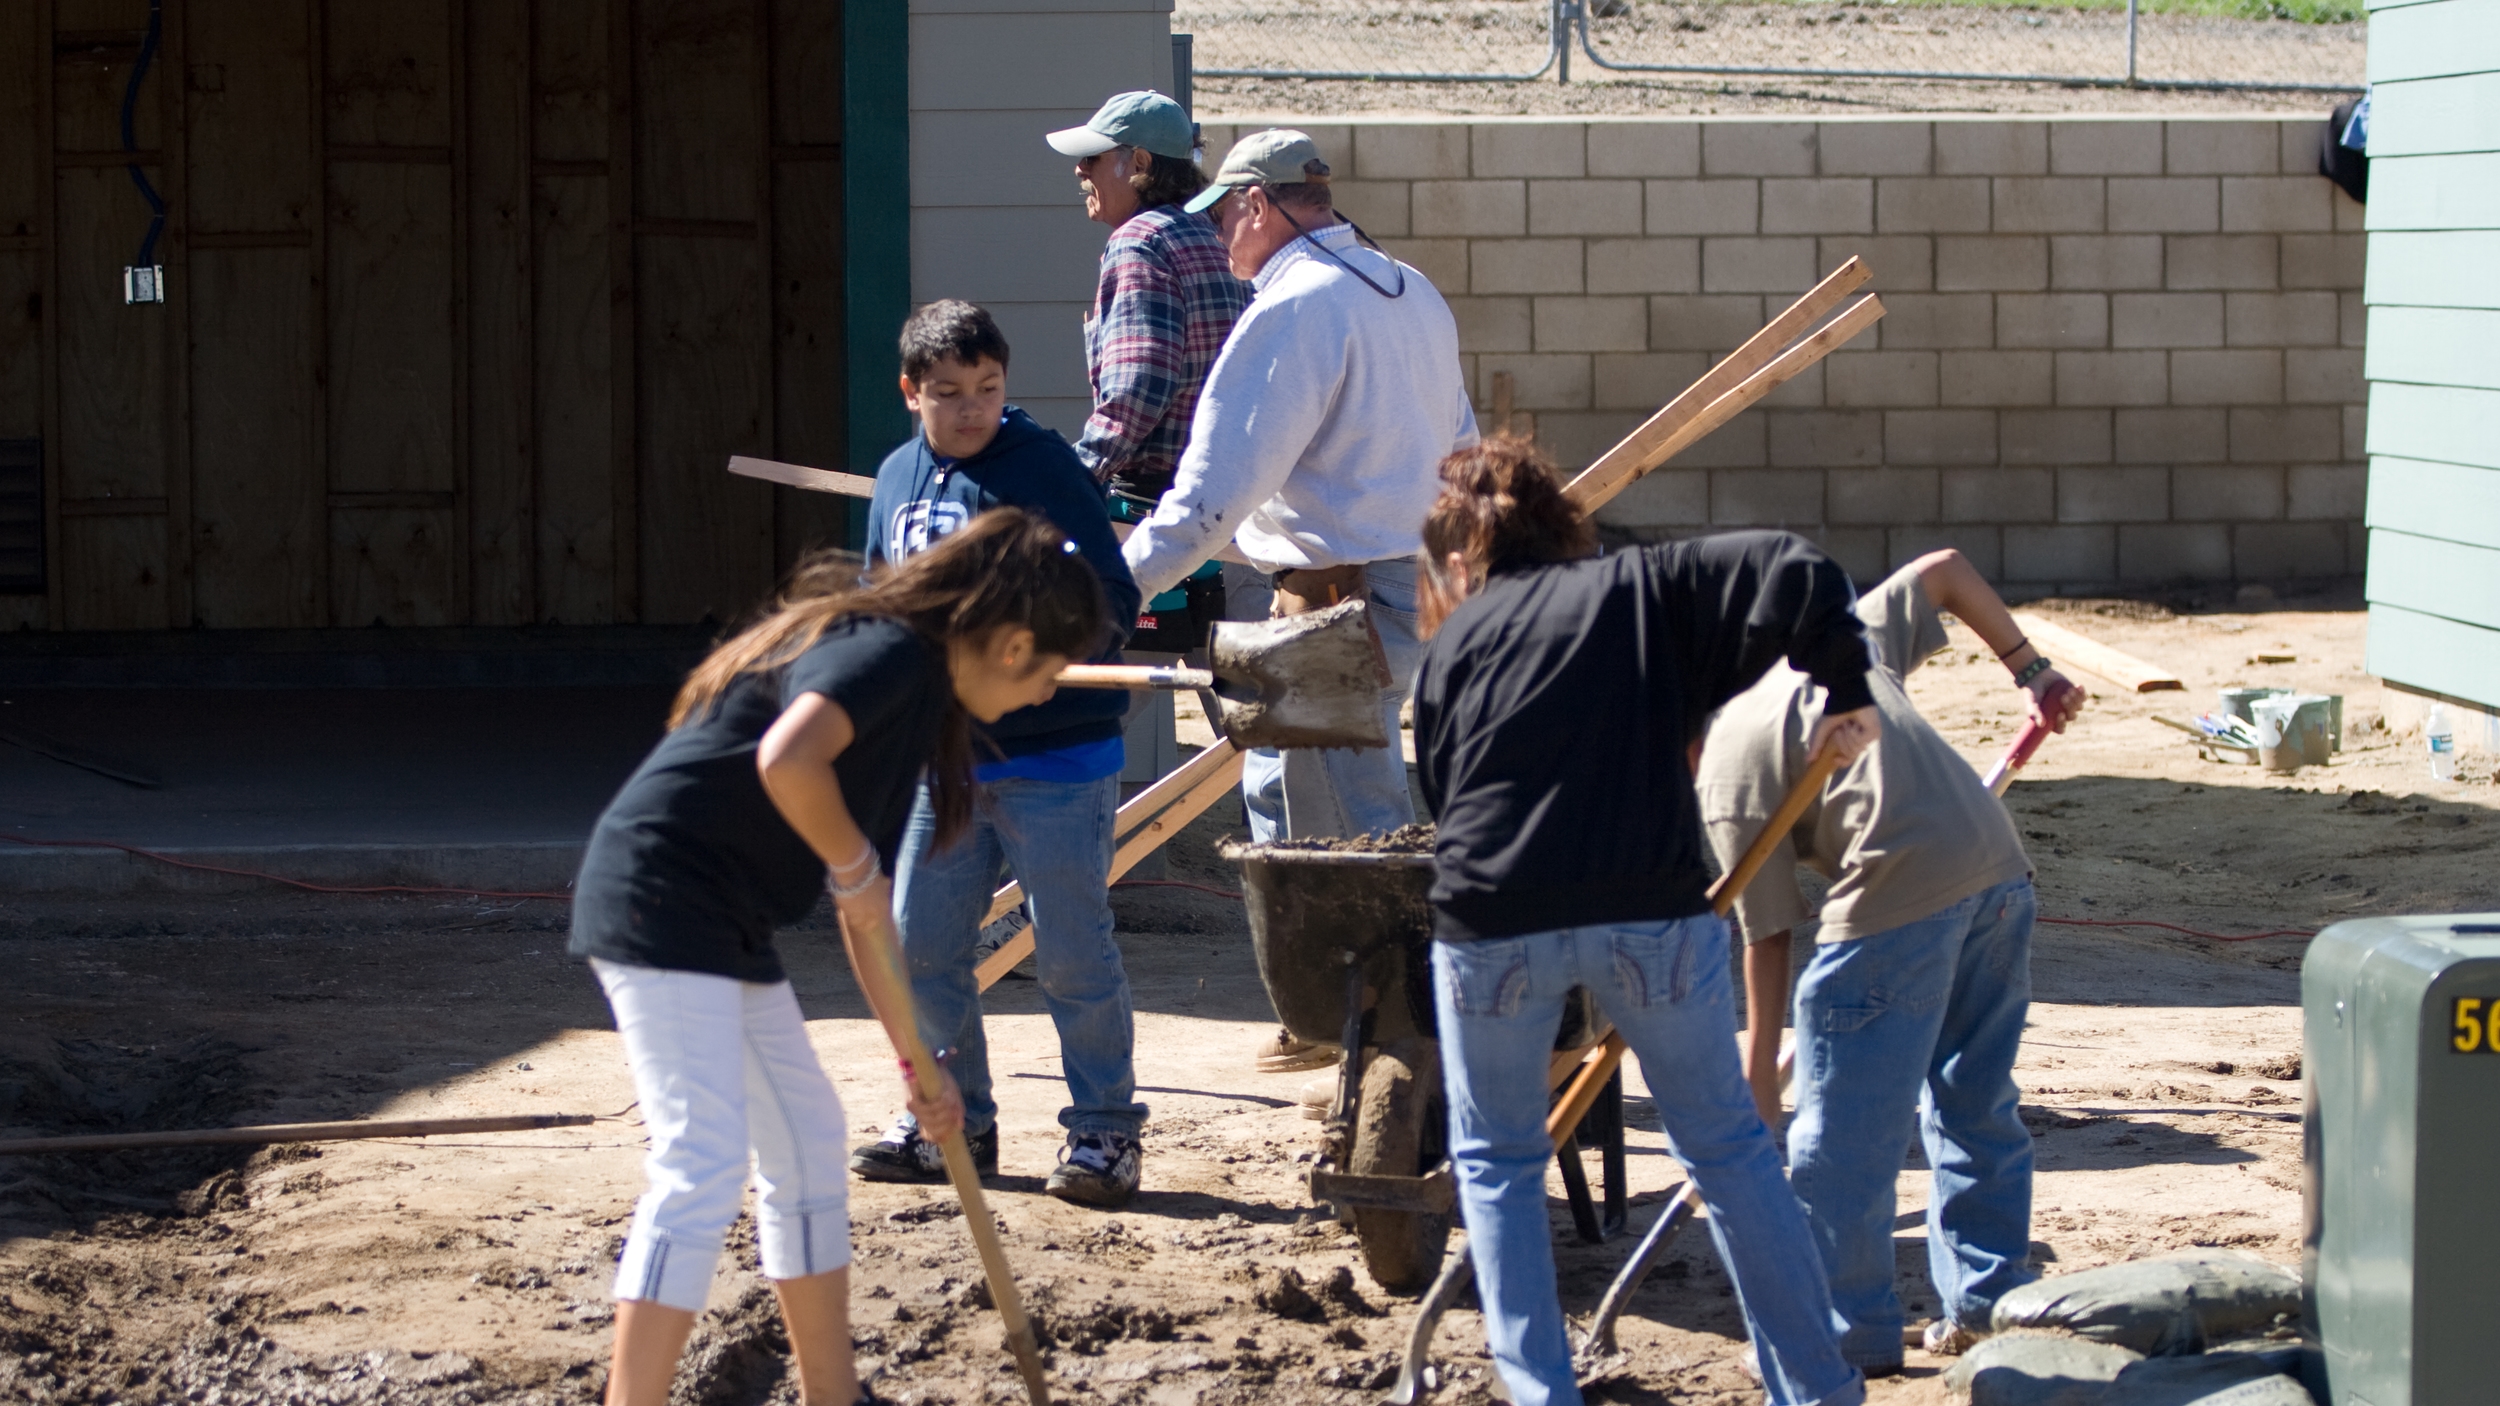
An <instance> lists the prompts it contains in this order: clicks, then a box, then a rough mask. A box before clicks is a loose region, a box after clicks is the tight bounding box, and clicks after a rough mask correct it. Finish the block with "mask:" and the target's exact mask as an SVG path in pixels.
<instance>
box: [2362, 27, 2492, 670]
mask: <svg viewBox="0 0 2500 1406" xmlns="http://www.w3.org/2000/svg"><path fill="white" fill-rule="evenodd" d="M2370 81H2371V84H2372V98H2371V123H2370V203H2369V216H2368V221H2369V230H2370V252H2369V274H2368V283H2367V286H2366V289H2365V291H2364V293H2363V300H2364V302H2365V303H2366V304H2367V305H2368V307H2369V338H2368V347H2369V350H2368V353H2367V357H2366V360H2365V363H2364V371H2365V374H2366V375H2367V377H2368V378H2369V382H2370V412H2369V438H2368V446H2367V447H2368V450H2369V454H2370V489H2369V506H2368V511H2367V518H2366V522H2367V524H2368V528H2369V534H2370V539H2369V575H2368V594H2369V599H2370V638H2369V667H2370V669H2371V671H2372V672H2373V673H2376V674H2378V675H2379V676H2381V677H2382V678H2385V679H2386V680H2388V681H2389V682H2390V683H2394V684H2400V685H2403V686H2405V687H2407V688H2411V689H2416V690H2420V691H2424V692H2429V693H2437V694H2443V695H2446V696H2448V697H2451V698H2457V699H2462V700H2465V701H2468V702H2472V703H2477V704H2480V705H2483V706H2484V707H2486V708H2500V435H2495V434H2494V432H2493V428H2492V427H2493V426H2494V424H2500V374H2496V373H2495V371H2494V366H2495V364H2496V363H2495V360H2494V357H2493V355H2492V352H2491V347H2492V338H2493V336H2494V335H2495V334H2500V274H2495V272H2494V270H2495V268H2500V6H2495V5H2492V4H2489V3H2486V2H2485V0H2413V3H2381V4H2374V5H2373V6H2372V7H2371V12H2370Z"/></svg>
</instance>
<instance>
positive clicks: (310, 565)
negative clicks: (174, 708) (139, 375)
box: [191, 248, 329, 628]
mask: <svg viewBox="0 0 2500 1406" xmlns="http://www.w3.org/2000/svg"><path fill="white" fill-rule="evenodd" d="M310 263H311V259H310V251H309V250H306V249H300V248H275V249H216V248H209V249H198V250H194V251H193V252H192V255H191V281H192V288H191V299H192V307H193V310H194V311H193V317H194V319H195V320H196V322H197V323H198V324H199V325H200V326H202V327H203V328H215V329H218V332H217V337H216V340H215V342H214V343H212V344H208V345H204V346H202V348H201V349H200V354H199V355H198V356H197V357H196V358H195V359H194V361H193V364H192V370H191V405H192V423H191V434H192V451H191V452H192V485H193V486H192V495H193V497H192V502H193V512H194V514H195V519H196V522H195V526H194V528H193V533H192V573H193V579H194V586H193V592H194V603H195V607H194V608H195V609H196V610H197V612H198V614H199V619H200V623H202V624H204V625H209V626H214V627H225V628H242V627H259V628H274V627H303V626H311V625H324V624H327V623H329V621H328V620H327V618H326V617H325V612H324V610H323V597H324V596H325V595H326V594H327V589H326V587H327V582H326V580H325V579H324V578H325V576H326V574H327V570H328V559H329V551H328V545H329V544H328V536H327V531H326V528H325V525H324V522H323V515H324V507H323V503H324V493H323V484H322V481H321V476H320V471H319V468H318V461H317V459H316V457H315V455H314V446H313V418H312V400H311V397H310V395H309V394H307V392H308V389H309V388H310V387H311V386H312V384H313V326H312V283H313V275H312V269H311V266H310Z"/></svg>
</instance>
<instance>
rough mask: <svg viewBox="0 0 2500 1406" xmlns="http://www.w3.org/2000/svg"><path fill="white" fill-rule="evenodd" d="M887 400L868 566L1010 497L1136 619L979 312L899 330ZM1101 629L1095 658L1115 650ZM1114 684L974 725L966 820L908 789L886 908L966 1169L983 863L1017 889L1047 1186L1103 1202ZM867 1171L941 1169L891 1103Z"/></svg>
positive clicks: (1128, 1100) (1122, 1148)
mask: <svg viewBox="0 0 2500 1406" xmlns="http://www.w3.org/2000/svg"><path fill="white" fill-rule="evenodd" d="M902 353H903V401H904V403H905V404H907V405H909V406H910V407H911V409H912V411H913V413H914V414H916V415H918V416H919V417H920V433H919V434H917V435H915V436H913V437H912V440H911V442H910V443H908V444H905V445H904V446H903V447H901V448H900V449H897V450H895V451H894V452H893V453H892V454H890V455H887V456H886V461H885V463H884V464H883V465H882V466H880V467H879V468H878V470H877V490H876V494H875V496H874V497H873V498H872V499H871V500H870V502H869V519H870V520H869V528H868V561H869V564H870V566H871V567H875V566H880V565H885V564H888V563H893V562H899V561H902V560H904V559H905V558H907V557H909V556H911V555H912V554H913V553H915V552H919V551H922V550H924V549H926V548H927V547H929V546H930V545H931V544H933V543H935V542H936V541H938V540H939V539H940V538H943V537H944V536H946V535H947V534H948V533H950V532H952V531H954V530H955V529H956V528H958V527H960V526H962V525H963V524H965V523H966V522H969V521H971V520H972V518H973V517H974V516H976V515H978V514H979V513H981V512H983V511H985V510H987V509H990V508H998V507H1014V508H1023V509H1025V510H1027V511H1029V512H1037V513H1040V514H1042V515H1043V516H1045V517H1047V518H1049V519H1050V520H1051V522H1052V523H1053V524H1055V525H1056V526H1057V527H1058V528H1059V530H1060V531H1062V532H1065V533H1066V534H1068V538H1069V542H1070V544H1071V547H1072V549H1073V550H1075V551H1078V552H1081V553H1082V554H1083V555H1084V557H1085V560H1086V561H1087V562H1088V563H1089V564H1091V565H1092V566H1093V568H1094V571H1095V573H1096V574H1097V575H1098V576H1100V577H1101V578H1102V585H1103V594H1104V595H1105V596H1106V597H1107V598H1108V600H1109V603H1110V606H1111V617H1112V618H1113V619H1114V620H1116V621H1119V622H1121V625H1122V634H1123V637H1124V636H1125V634H1126V629H1127V626H1128V624H1129V623H1130V622H1133V621H1135V620H1136V619H1137V602H1138V595H1137V583H1136V582H1135V581H1133V580H1132V579H1130V577H1129V572H1128V566H1127V564H1126V563H1125V562H1123V561H1122V560H1121V557H1120V543H1119V540H1118V539H1117V538H1115V537H1114V536H1112V534H1111V519H1110V517H1109V515H1108V512H1107V511H1106V509H1105V506H1104V502H1103V492H1102V489H1101V488H1100V487H1099V486H1097V485H1096V484H1095V482H1094V479H1093V476H1092V475H1091V474H1088V473H1087V472H1086V471H1085V465H1084V463H1083V461H1081V460H1079V459H1078V458H1077V456H1076V451H1075V450H1073V449H1071V448H1069V447H1068V442H1067V441H1066V440H1064V439H1061V438H1060V437H1059V435H1058V433H1057V432H1056V431H1053V430H1048V429H1044V428H1043V427H1042V426H1041V425H1039V424H1037V423H1035V422H1034V420H1033V417H1031V416H1029V415H1027V414H1025V413H1024V412H1023V411H1022V410H1019V409H1017V408H1016V407H1014V406H1012V405H1009V404H1008V403H1007V339H1006V338H1005V337H1004V336H1002V335H1001V334H1000V333H999V330H998V324H997V323H996V322H994V321H992V320H991V319H990V315H989V313H987V312H985V311H983V310H982V309H980V308H978V307H975V306H973V305H972V304H970V303H966V302H960V301H957V300H954V299H948V300H946V301H943V302H936V303H931V304H930V305H928V306H927V307H925V308H922V309H921V310H920V311H918V312H916V313H914V314H912V317H911V320H910V321H908V322H906V323H904V324H903V337H902ZM1119 645H1120V641H1119V640H1117V639H1115V640H1113V641H1112V642H1111V644H1110V647H1109V649H1108V650H1107V652H1105V653H1104V654H1103V655H1101V656H1099V658H1098V659H1097V661H1096V662H1103V663H1117V662H1118V661H1119V658H1120V649H1119ZM1128 706H1129V696H1128V695H1127V694H1126V693H1124V692H1119V691H1117V690H1110V689H1085V688H1073V689H1063V690H1061V691H1060V692H1059V693H1058V694H1057V696H1055V697H1053V698H1052V699H1051V700H1050V701H1049V702H1047V703H1043V704H1041V705H1039V706H1037V707H1032V708H1024V709H1020V710H1018V711H1016V712H1012V713H1009V714H1007V715H1006V716H1005V717H1002V718H1000V719H999V720H998V721H997V722H994V723H991V724H989V725H987V726H986V727H978V726H976V727H975V729H974V737H973V753H974V758H975V763H976V765H975V769H974V779H975V781H976V782H978V783H979V784H978V793H979V794H978V798H977V805H976V809H975V813H974V816H973V822H972V828H971V829H970V830H969V831H968V832H966V833H965V835H964V836H963V837H962V838H960V839H958V840H957V841H956V842H955V843H954V844H952V845H950V846H948V847H947V848H945V849H937V848H936V847H935V846H934V844H933V843H932V839H933V836H934V834H935V831H936V828H937V820H936V815H935V813H934V812H933V811H932V810H931V809H930V801H929V795H928V791H927V789H926V788H925V787H924V788H923V789H922V791H921V794H920V796H919V797H918V799H917V800H916V801H915V802H914V804H913V807H912V814H911V820H910V823H909V824H908V826H907V827H906V828H905V830H904V834H903V845H902V853H901V858H900V861H899V863H898V864H897V866H896V868H895V871H894V917H895V922H896V924H897V926H899V927H900V928H901V929H902V935H903V954H904V957H905V959H906V960H907V961H908V962H909V964H910V967H911V985H912V1000H913V1002H914V1004H915V1005H916V1006H917V1007H918V1010H919V1018H920V1030H921V1034H922V1036H923V1037H924V1038H925V1039H927V1041H928V1043H929V1047H930V1048H931V1049H947V1048H952V1049H953V1050H954V1052H955V1053H954V1055H953V1056H952V1059H951V1062H950V1065H949V1067H950V1068H951V1069H952V1070H953V1071H954V1075H955V1082H956V1083H957V1085H958V1086H960V1087H961V1088H962V1090H963V1096H964V1132H965V1135H966V1137H967V1138H968V1139H969V1141H970V1143H971V1146H972V1156H973V1160H974V1162H975V1163H976V1164H978V1165H979V1167H980V1169H981V1173H982V1175H984V1176H987V1175H990V1174H992V1173H994V1172H996V1171H997V1170H998V1102H997V1100H996V1098H995V1097H994V1096H993V1094H992V1091H991V1081H990V1071H989V1050H988V1046H987V1044H986V1042H985V1041H984V1039H983V1037H982V1032H981V991H980V986H979V984H978V982H977V981H976V980H975V978H974V976H973V948H974V945H975V943H976V942H977V941H978V940H979V937H980V927H981V919H982V916H983V914H984V913H986V912H987V911H988V909H989V903H990V893H991V891H992V890H993V889H995V888H996V887H997V885H998V877H999V873H1000V871H1001V869H1002V868H1003V869H1004V870H1005V871H1006V872H1008V873H1010V874H1012V875H1014V877H1015V879H1016V881H1017V882H1019V883H1021V884H1022V885H1023V886H1024V892H1025V898H1026V902H1027V904H1028V905H1029V911H1030V912H1031V914H1032V918H1033V941H1034V953H1035V956H1036V958H1037V959H1038V961H1039V963H1040V966H1041V978H1042V995H1043V998H1044V1000H1045V1001H1046V1002H1047V1003H1048V1005H1049V1007H1050V1017H1051V1020H1052V1021H1053V1022H1054V1023H1056V1024H1057V1025H1058V1027H1059V1049H1060V1058H1061V1068H1062V1069H1063V1070H1064V1072H1065V1073H1066V1075H1067V1080H1068V1096H1069V1106H1068V1107H1067V1108H1065V1109H1062V1110H1061V1111H1060V1114H1059V1122H1060V1125H1061V1126H1062V1127H1065V1128H1066V1129H1067V1130H1068V1140H1067V1145H1066V1147H1065V1149H1064V1150H1063V1151H1062V1153H1061V1155H1060V1160H1059V1165H1058V1167H1057V1169H1056V1170H1054V1171H1053V1172H1052V1173H1051V1175H1050V1182H1049V1186H1048V1189H1049V1191H1050V1194H1051V1195H1053V1196H1056V1197H1058V1198H1059V1199H1060V1200H1063V1201H1074V1202H1077V1203H1079V1204H1081V1205H1088V1206H1118V1205H1122V1204H1124V1203H1126V1202H1127V1201H1128V1199H1129V1197H1130V1196H1132V1195H1134V1194H1135V1193H1136V1191H1137V1175H1138V1160H1139V1151H1138V1130H1139V1128H1140V1127H1141V1125H1142V1124H1143V1123H1144V1121H1145V1117H1146V1107H1145V1105H1144V1104H1141V1103H1139V1102H1137V1101H1136V1091H1137V1074H1136V1065H1135V1059H1134V1050H1135V1045H1136V1021H1135V1019H1134V1017H1133V1015H1132V1012H1131V1008H1130V1003H1129V985H1128V973H1127V971H1126V970H1125V969H1124V968H1123V967H1122V966H1121V963H1120V949H1119V947H1118V946H1117V945H1116V944H1114V943H1113V942H1112V940H1111V903H1110V896H1109V886H1110V877H1111V817H1112V813H1113V812H1114V811H1115V810H1117V809H1118V807H1119V803H1120V770H1121V766H1122V763H1123V761H1124V754H1123V752H1122V750H1121V746H1120V724H1121V720H1122V718H1123V717H1125V716H1126V714H1127V712H1128ZM851 1170H852V1171H854V1172H856V1173H858V1174H859V1175H860V1176H862V1177H864V1178H867V1179H868V1180H870V1181H916V1182H941V1181H944V1180H946V1164H945V1161H944V1159H943V1158H941V1157H940V1156H939V1155H938V1149H937V1145H936V1144H935V1143H932V1142H929V1141H927V1140H926V1139H924V1138H922V1137H921V1136H920V1130H919V1129H918V1127H916V1126H915V1125H914V1124H913V1123H912V1121H911V1118H910V1115H908V1114H903V1115H899V1116H898V1117H897V1118H896V1120H895V1122H894V1124H893V1131H891V1132H889V1133H887V1134H886V1135H885V1137H884V1138H883V1139H882V1140H880V1141H877V1142H872V1143H867V1144H865V1145H863V1146H861V1147H859V1148H858V1149H856V1150H855V1151H854V1152H853V1153H852V1156H851Z"/></svg>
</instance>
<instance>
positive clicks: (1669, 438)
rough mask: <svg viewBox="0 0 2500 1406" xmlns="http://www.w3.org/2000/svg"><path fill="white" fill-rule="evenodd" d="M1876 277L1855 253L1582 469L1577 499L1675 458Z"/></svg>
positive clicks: (1613, 488)
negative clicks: (1742, 388) (1749, 382)
mask: <svg viewBox="0 0 2500 1406" xmlns="http://www.w3.org/2000/svg"><path fill="white" fill-rule="evenodd" d="M1874 276H1875V271H1874V270H1873V269H1871V268H1868V267H1867V265H1866V261H1865V260H1863V259H1860V258H1857V257H1855V256H1852V257H1851V258H1850V259H1849V261H1848V262H1846V263H1844V264H1842V265H1841V266H1840V267H1839V268H1836V269H1834V270H1832V271H1831V273H1830V274H1829V275H1828V276H1827V277H1825V278H1824V280H1823V281H1822V282H1820V283H1817V284H1816V285H1814V286H1813V287H1812V288H1810V289H1808V290H1806V295H1805V296H1804V297H1802V298H1799V299H1798V300H1797V301H1796V302H1794V303H1791V304H1789V306H1788V308H1787V309H1786V310H1785V311H1783V312H1782V313H1780V315H1779V316H1777V317H1775V318H1772V319H1771V320H1770V322H1768V323H1766V324H1765V325H1764V326H1763V328H1762V330H1761V331H1759V332H1756V333H1754V334H1753V335H1752V336H1750V337H1748V338H1746V339H1745V341H1744V344H1743V345H1741V346H1739V347H1738V348H1737V349H1736V350H1734V351H1732V352H1729V353H1728V354H1727V356H1726V357H1724V358H1722V359H1721V360H1720V362H1719V364H1718V365H1716V366H1713V367H1711V368H1710V370H1709V371H1708V372H1706V373H1704V374H1703V376H1702V378H1701V379H1700V380H1698V381H1695V382H1693V383H1692V384H1691V385H1690V386H1687V387H1685V389H1684V391H1683V393H1682V394H1680V395H1678V396H1677V397H1676V398H1675V399H1673V400H1670V401H1668V402H1667V403H1666V405H1665V406H1664V407H1663V408H1661V409H1660V410H1659V412H1658V413H1657V414H1655V415H1652V416H1650V417H1649V419H1648V420H1647V421H1646V422H1645V423H1643V424H1642V425H1641V427H1640V428H1639V429H1636V430H1634V431H1632V433H1630V434H1629V435H1626V436H1624V439H1623V442H1622V443H1620V444H1617V445H1616V446H1615V447H1614V448H1612V449H1609V450H1607V451H1606V452H1605V453H1604V454H1602V455H1599V456H1598V459H1597V462H1595V463H1593V464H1591V465H1589V466H1588V467H1587V468H1586V469H1583V470H1581V472H1580V475H1579V477H1577V478H1574V479H1573V480H1572V481H1571V485H1570V487H1568V488H1567V489H1565V490H1564V491H1565V492H1567V493H1569V494H1570V495H1571V497H1572V499H1573V501H1575V502H1578V503H1579V504H1580V505H1581V506H1583V507H1586V508H1588V509H1590V510H1591V511H1594V510H1595V509H1596V506H1597V504H1599V503H1603V502H1605V501H1606V500H1607V499H1610V498H1612V497H1614V496H1615V495H1616V494H1618V493H1620V492H1622V491H1623V490H1624V489H1625V488H1626V487H1627V486H1629V485H1630V484H1631V482H1632V481H1633V480H1634V479H1637V478H1639V477H1640V476H1641V475H1643V474H1645V473H1648V472H1649V471H1650V470H1652V469H1654V468H1656V467H1658V466H1659V465H1660V464H1663V463H1665V462H1666V461H1667V460H1668V459H1670V458H1672V457H1674V455H1675V454H1676V453H1677V452H1678V451H1679V449H1680V448H1681V445H1689V444H1691V443H1692V440H1691V439H1681V444H1678V443H1677V441H1678V440H1679V438H1680V437H1681V436H1682V434H1683V431H1684V430H1685V429H1686V428H1687V427H1688V426H1689V425H1690V424H1691V423H1692V421H1693V420H1695V419H1696V418H1698V417H1699V416H1700V415H1701V414H1702V413H1703V412H1704V411H1706V410H1707V409H1708V408H1709V407H1710V406H1711V405H1712V404H1713V403H1714V402H1716V401H1717V400H1718V399H1719V398H1720V397H1721V396H1724V395H1726V394H1727V393H1728V392H1729V391H1731V390H1734V389H1735V388H1736V387H1737V386H1738V385H1740V384H1742V383H1743V382H1744V381H1745V380H1746V379H1747V378H1748V377H1750V376H1752V375H1753V374H1754V373H1755V372H1757V371H1759V370H1761V369H1762V368H1763V367H1764V366H1766V365H1768V364H1770V362H1771V360H1772V358H1773V357H1774V356H1776V355H1777V354H1778V353H1779V351H1780V350H1781V349H1782V348H1783V347H1786V346H1787V345H1788V344H1789V343H1791V342H1793V341H1795V340H1797V338H1798V337H1799V336H1800V335H1802V334H1803V333H1804V332H1805V330H1806V329H1807V328H1809V327H1812V326H1813V325H1814V323H1815V321H1816V319H1818V318H1820V317H1822V316H1823V314H1825V313H1827V312H1830V311H1831V310H1832V309H1833V308H1835V307H1838V306H1839V305H1840V300H1841V299H1843V298H1846V297H1848V296H1849V295H1850V294H1851V293H1853V292H1856V291H1857V289H1858V287H1859V286H1860V285H1861V284H1863V283H1865V282H1866V281H1867V280H1868V279H1869V278H1872V277H1874ZM1695 438H1698V436H1695ZM1670 446H1675V447H1670Z"/></svg>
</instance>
